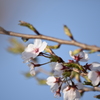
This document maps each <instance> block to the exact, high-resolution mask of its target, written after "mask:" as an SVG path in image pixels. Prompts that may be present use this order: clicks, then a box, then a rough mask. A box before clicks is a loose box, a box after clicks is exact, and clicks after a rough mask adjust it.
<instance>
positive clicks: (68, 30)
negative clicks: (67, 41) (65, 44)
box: [64, 25, 74, 40]
mask: <svg viewBox="0 0 100 100" xmlns="http://www.w3.org/2000/svg"><path fill="white" fill-rule="evenodd" d="M64 31H65V34H66V35H67V36H69V37H70V38H71V39H72V40H74V38H73V35H72V33H71V31H70V29H69V28H68V27H67V26H66V25H64Z"/></svg>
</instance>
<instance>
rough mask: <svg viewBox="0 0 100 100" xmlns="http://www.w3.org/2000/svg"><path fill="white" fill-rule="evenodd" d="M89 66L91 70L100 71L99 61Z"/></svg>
mask: <svg viewBox="0 0 100 100" xmlns="http://www.w3.org/2000/svg"><path fill="white" fill-rule="evenodd" d="M89 68H90V69H91V70H95V71H100V63H97V62H94V63H92V64H91V65H90V66H89Z"/></svg>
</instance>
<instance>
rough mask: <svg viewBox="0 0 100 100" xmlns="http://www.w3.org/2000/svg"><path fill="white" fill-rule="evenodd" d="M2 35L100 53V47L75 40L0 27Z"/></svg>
mask: <svg viewBox="0 0 100 100" xmlns="http://www.w3.org/2000/svg"><path fill="white" fill-rule="evenodd" d="M0 34H5V35H10V36H16V37H23V38H27V39H35V38H37V39H45V40H49V41H54V42H57V43H60V44H67V45H74V46H78V47H81V48H82V49H84V50H94V51H99V52H100V47H97V46H94V45H87V44H83V43H80V42H77V41H75V40H71V41H68V40H62V39H58V38H54V37H50V36H45V35H30V34H21V33H16V32H11V31H6V30H5V29H3V28H2V27H0Z"/></svg>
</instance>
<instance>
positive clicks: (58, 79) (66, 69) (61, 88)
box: [22, 39, 100, 100]
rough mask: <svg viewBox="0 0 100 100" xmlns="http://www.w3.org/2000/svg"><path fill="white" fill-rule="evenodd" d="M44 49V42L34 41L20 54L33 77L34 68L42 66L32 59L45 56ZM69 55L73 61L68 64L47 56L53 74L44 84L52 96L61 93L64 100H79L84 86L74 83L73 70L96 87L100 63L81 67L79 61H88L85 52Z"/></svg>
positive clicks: (57, 58) (98, 80) (99, 80)
mask: <svg viewBox="0 0 100 100" xmlns="http://www.w3.org/2000/svg"><path fill="white" fill-rule="evenodd" d="M46 47H47V43H46V42H42V41H41V40H40V39H35V41H34V44H29V45H28V46H27V47H26V48H25V50H24V52H23V53H22V59H23V60H24V62H25V63H28V66H29V67H30V74H31V75H35V67H37V66H41V65H42V64H35V63H34V60H33V59H34V58H36V57H37V56H40V55H45V54H46V53H43V51H44V50H45V48H46ZM69 54H70V56H71V57H72V58H73V60H69V61H68V62H64V61H63V60H59V58H60V57H58V56H57V55H52V54H48V55H49V57H48V58H50V61H49V62H50V63H51V66H52V70H53V73H52V76H49V77H48V78H47V80H46V83H47V85H49V86H50V89H51V92H53V93H54V96H56V97H59V96H61V92H62V93H63V98H64V100H79V99H80V97H81V95H80V92H79V90H80V89H83V88H84V86H83V84H82V83H83V82H82V81H81V80H80V79H79V80H77V83H75V82H74V78H75V75H74V77H72V73H73V72H75V70H74V69H77V71H76V72H75V73H76V74H78V75H80V76H81V74H82V73H85V75H86V76H87V78H88V80H89V82H90V83H91V85H92V86H97V85H99V82H100V63H96V62H94V63H91V64H88V63H86V64H85V65H83V66H82V65H80V63H79V62H80V61H81V62H87V61H88V60H89V57H88V54H87V53H86V52H84V51H81V52H80V53H78V54H77V55H73V54H72V51H70V52H69ZM54 56H55V59H54ZM45 57H46V56H45Z"/></svg>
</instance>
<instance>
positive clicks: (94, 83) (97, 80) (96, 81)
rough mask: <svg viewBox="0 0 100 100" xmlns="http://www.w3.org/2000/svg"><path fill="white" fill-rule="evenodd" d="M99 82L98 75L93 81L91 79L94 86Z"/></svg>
mask: <svg viewBox="0 0 100 100" xmlns="http://www.w3.org/2000/svg"><path fill="white" fill-rule="evenodd" d="M99 82H100V77H99V76H98V77H97V78H96V79H95V81H92V84H93V85H94V86H96V85H98V84H99Z"/></svg>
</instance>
